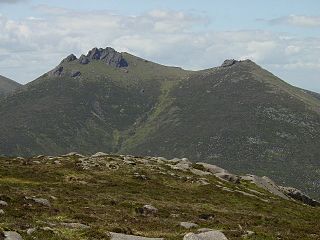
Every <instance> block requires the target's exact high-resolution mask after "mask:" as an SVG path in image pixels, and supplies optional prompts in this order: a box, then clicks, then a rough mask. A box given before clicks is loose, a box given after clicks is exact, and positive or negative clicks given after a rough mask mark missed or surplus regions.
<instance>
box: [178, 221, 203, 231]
mask: <svg viewBox="0 0 320 240" xmlns="http://www.w3.org/2000/svg"><path fill="white" fill-rule="evenodd" d="M180 226H181V227H183V228H186V229H190V228H196V227H199V225H198V224H195V223H191V222H181V223H180Z"/></svg>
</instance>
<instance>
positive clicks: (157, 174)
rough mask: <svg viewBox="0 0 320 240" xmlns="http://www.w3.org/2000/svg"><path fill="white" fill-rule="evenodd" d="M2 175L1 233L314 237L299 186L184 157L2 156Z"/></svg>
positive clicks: (312, 204) (312, 210)
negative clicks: (239, 173)
mask: <svg viewBox="0 0 320 240" xmlns="http://www.w3.org/2000/svg"><path fill="white" fill-rule="evenodd" d="M35 173H36V174H35ZM0 175H1V176H2V177H1V179H0V183H1V184H0V209H1V215H0V219H1V221H0V239H6V240H12V239H18V240H21V239H25V240H28V239H30V240H31V239H47V240H50V239H52V240H53V239H65V240H67V239H70V240H73V239H79V240H81V239H113V240H165V239H181V240H194V239H196V240H228V239H229V240H232V239H308V240H310V239H319V238H320V229H319V227H318V226H319V218H320V206H319V203H318V202H317V201H315V200H312V199H311V198H309V197H308V196H306V195H304V194H303V193H302V192H300V191H298V190H292V189H291V188H285V187H281V186H278V185H276V184H275V183H274V182H273V181H272V180H270V179H269V178H267V177H258V176H255V175H251V174H247V175H244V176H238V175H234V174H233V173H231V172H229V171H227V170H225V169H223V168H221V167H218V166H215V165H210V164H207V163H202V162H197V163H193V162H191V161H190V160H188V159H186V158H183V159H179V158H174V159H166V158H164V157H136V156H131V155H115V154H107V153H103V152H98V153H96V154H94V155H91V156H87V155H83V154H79V153H76V152H71V153H69V154H64V155H61V156H44V155H39V156H34V157H29V158H23V157H16V158H7V157H2V158H0ZM288 189H290V190H288Z"/></svg>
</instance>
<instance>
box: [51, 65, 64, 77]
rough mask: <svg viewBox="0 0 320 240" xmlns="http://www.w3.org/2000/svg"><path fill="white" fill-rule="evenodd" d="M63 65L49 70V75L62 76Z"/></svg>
mask: <svg viewBox="0 0 320 240" xmlns="http://www.w3.org/2000/svg"><path fill="white" fill-rule="evenodd" d="M63 70H64V69H63V67H62V66H58V67H56V68H55V69H53V70H52V71H51V72H49V76H51V77H60V76H61V75H62V73H63Z"/></svg>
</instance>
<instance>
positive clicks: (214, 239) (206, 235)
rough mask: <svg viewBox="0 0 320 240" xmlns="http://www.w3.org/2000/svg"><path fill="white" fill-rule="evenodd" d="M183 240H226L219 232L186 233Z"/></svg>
mask: <svg viewBox="0 0 320 240" xmlns="http://www.w3.org/2000/svg"><path fill="white" fill-rule="evenodd" d="M183 240H228V239H227V237H226V236H225V235H224V234H223V233H222V232H220V231H208V232H202V233H188V234H186V235H185V236H184V237H183Z"/></svg>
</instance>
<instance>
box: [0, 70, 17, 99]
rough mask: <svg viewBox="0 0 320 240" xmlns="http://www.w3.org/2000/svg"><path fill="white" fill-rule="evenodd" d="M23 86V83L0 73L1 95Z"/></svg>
mask: <svg viewBox="0 0 320 240" xmlns="http://www.w3.org/2000/svg"><path fill="white" fill-rule="evenodd" d="M21 86H22V85H21V84H20V83H17V82H15V81H13V80H11V79H9V78H6V77H4V76H2V75H0V97H1V96H2V97H3V96H5V95H7V94H10V93H12V92H14V91H15V90H16V89H17V88H19V87H21Z"/></svg>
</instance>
